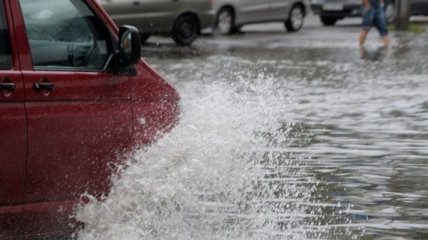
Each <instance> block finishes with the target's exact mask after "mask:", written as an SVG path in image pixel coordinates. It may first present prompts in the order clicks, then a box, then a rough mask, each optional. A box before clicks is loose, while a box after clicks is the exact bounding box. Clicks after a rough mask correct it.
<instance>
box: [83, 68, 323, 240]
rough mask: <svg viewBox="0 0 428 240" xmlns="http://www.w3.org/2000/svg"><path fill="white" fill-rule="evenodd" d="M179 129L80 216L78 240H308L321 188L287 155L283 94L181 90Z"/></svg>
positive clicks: (137, 159)
mask: <svg viewBox="0 0 428 240" xmlns="http://www.w3.org/2000/svg"><path fill="white" fill-rule="evenodd" d="M179 88H180V89H179V91H180V94H181V96H182V114H181V120H180V123H179V124H178V125H177V126H176V127H175V128H174V129H173V130H172V131H171V132H170V133H168V134H166V135H165V136H163V137H162V138H161V139H160V140H159V141H157V142H156V143H155V144H153V145H151V146H147V147H143V148H141V149H140V150H138V151H137V152H136V153H135V154H134V155H133V156H132V157H130V159H129V160H128V164H127V166H126V167H125V168H123V170H121V172H120V174H119V175H120V177H115V178H114V180H113V183H114V184H113V187H112V189H111V192H110V194H109V196H108V197H107V198H105V199H103V200H102V201H98V200H96V199H92V200H91V201H90V203H88V204H85V205H83V206H81V207H80V208H79V209H78V211H77V213H76V218H77V220H79V221H81V222H83V223H84V224H85V228H84V229H82V230H81V231H80V232H79V233H78V237H79V239H84V240H92V239H100V240H116V239H117V240H119V239H120V240H123V239H126V240H141V239H146V240H155V239H159V240H190V239H257V240H259V239H310V238H318V237H317V236H319V235H317V234H319V233H317V232H316V231H313V230H311V229H310V225H311V224H313V222H312V220H311V219H314V218H315V217H314V213H311V212H310V211H308V209H307V207H305V204H304V203H305V202H308V201H309V199H310V197H311V194H312V192H313V190H314V187H315V184H313V182H315V181H313V180H312V179H311V178H312V176H311V175H310V173H307V172H306V169H305V168H304V167H299V166H300V163H299V159H300V158H301V156H299V154H296V153H293V152H292V151H289V150H288V146H289V145H290V143H289V140H288V139H289V136H290V134H293V133H292V131H293V123H292V122H290V121H289V120H288V119H287V111H288V109H289V106H290V104H292V101H290V97H289V93H287V90H285V89H286V88H285V86H284V85H283V84H280V83H278V82H276V81H274V80H272V79H271V78H268V77H264V76H261V77H259V78H258V79H257V80H253V81H249V80H248V79H247V80H246V79H237V80H235V81H233V82H226V81H225V82H222V81H220V82H216V83H208V84H200V85H198V84H195V83H194V82H193V83H185V84H182V85H181V86H180V87H179Z"/></svg>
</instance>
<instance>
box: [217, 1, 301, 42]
mask: <svg viewBox="0 0 428 240" xmlns="http://www.w3.org/2000/svg"><path fill="white" fill-rule="evenodd" d="M213 1H214V3H213V7H214V9H215V12H216V21H215V26H214V29H215V30H216V31H217V32H219V33H220V34H223V35H225V34H231V33H235V32H237V31H239V30H240V29H241V28H242V26H243V25H246V24H251V23H263V22H284V24H285V28H286V29H287V30H288V31H291V32H295V31H299V30H300V29H301V28H302V26H303V22H304V18H305V16H306V13H307V10H308V9H307V6H308V5H307V3H306V0H263V1H260V0H213Z"/></svg>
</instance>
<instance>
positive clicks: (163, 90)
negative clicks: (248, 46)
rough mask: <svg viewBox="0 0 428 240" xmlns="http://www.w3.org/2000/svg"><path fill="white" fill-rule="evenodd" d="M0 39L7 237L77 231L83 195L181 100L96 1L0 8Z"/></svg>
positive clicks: (3, 227) (168, 119)
mask: <svg viewBox="0 0 428 240" xmlns="http://www.w3.org/2000/svg"><path fill="white" fill-rule="evenodd" d="M0 38H1V39H0V141H1V145H0V153H1V156H0V183H1V184H0V239H34V238H36V237H37V239H39V238H43V237H44V236H46V235H52V234H58V233H61V232H64V231H66V232H67V231H72V230H73V229H71V228H70V223H71V219H70V216H69V214H70V213H71V211H72V210H73V207H74V206H76V204H77V203H79V202H80V200H81V199H80V197H81V195H82V194H83V193H90V194H91V195H94V196H101V195H103V194H107V192H108V190H109V184H110V176H111V174H112V171H115V170H114V169H115V167H114V166H117V165H118V164H120V163H122V161H123V160H125V158H124V155H126V154H128V153H129V152H130V151H132V150H133V149H134V148H135V146H136V145H140V144H148V143H151V142H152V141H154V140H155V138H156V137H157V136H158V134H159V133H162V132H164V131H167V130H168V129H170V128H172V126H173V125H174V123H176V122H177V120H178V113H179V112H178V101H179V95H178V93H177V91H176V90H175V89H174V87H173V86H171V85H170V84H169V83H168V82H167V81H166V80H165V79H164V78H163V77H161V76H160V75H159V74H158V73H157V72H156V71H155V70H154V69H152V68H151V67H150V66H149V65H148V64H147V63H146V62H145V61H143V60H142V59H141V58H140V54H141V45H140V36H139V32H138V30H137V29H136V28H134V27H131V26H122V27H120V28H118V27H117V26H116V25H115V24H114V23H113V21H112V20H111V19H110V18H109V17H108V15H107V13H106V12H105V11H104V10H103V9H102V8H101V6H100V5H98V4H97V3H96V2H95V0H40V1H39V0H37V1H35V0H0ZM43 239H44V238H43Z"/></svg>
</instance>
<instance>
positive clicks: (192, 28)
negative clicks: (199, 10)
mask: <svg viewBox="0 0 428 240" xmlns="http://www.w3.org/2000/svg"><path fill="white" fill-rule="evenodd" d="M198 32H199V23H198V21H197V19H196V18H195V17H193V16H191V15H183V16H180V17H178V18H177V20H176V21H175V23H174V25H173V27H172V32H171V35H172V38H173V39H174V41H175V42H176V43H177V44H179V45H184V46H188V45H191V44H192V43H193V42H194V41H195V39H196V38H197V36H198Z"/></svg>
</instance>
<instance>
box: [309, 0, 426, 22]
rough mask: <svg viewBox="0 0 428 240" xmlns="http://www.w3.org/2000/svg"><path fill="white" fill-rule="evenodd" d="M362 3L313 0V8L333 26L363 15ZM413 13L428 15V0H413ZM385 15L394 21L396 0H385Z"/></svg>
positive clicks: (355, 1) (356, 1) (341, 0)
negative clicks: (349, 18) (348, 18)
mask: <svg viewBox="0 0 428 240" xmlns="http://www.w3.org/2000/svg"><path fill="white" fill-rule="evenodd" d="M361 3H362V1H361V0H312V1H311V8H312V11H313V12H314V14H317V15H319V16H320V20H321V22H322V23H323V24H324V25H326V26H332V25H334V24H336V22H337V21H338V20H341V19H344V18H345V17H358V16H361ZM411 14H412V15H428V0H411ZM385 15H386V18H387V20H388V22H389V23H392V22H394V20H395V16H396V8H395V1H394V0H385Z"/></svg>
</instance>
